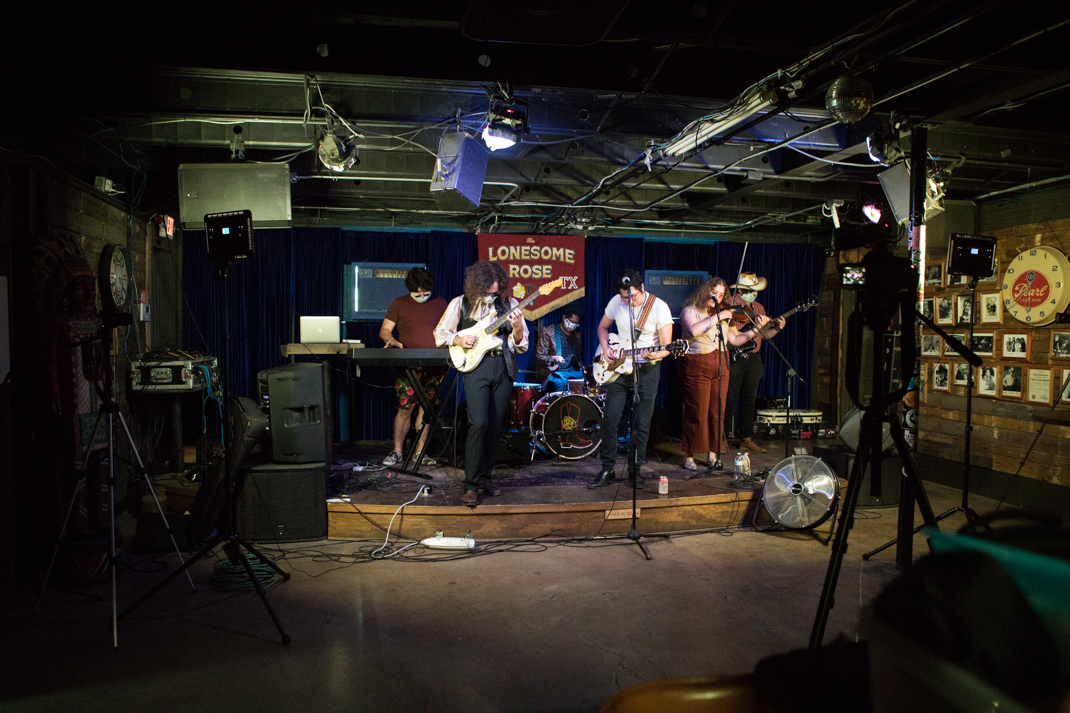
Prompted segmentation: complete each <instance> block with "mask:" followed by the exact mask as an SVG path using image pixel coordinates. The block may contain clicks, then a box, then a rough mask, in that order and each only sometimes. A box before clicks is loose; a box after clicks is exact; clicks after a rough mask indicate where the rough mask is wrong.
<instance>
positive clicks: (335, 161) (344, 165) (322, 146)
mask: <svg viewBox="0 0 1070 713" xmlns="http://www.w3.org/2000/svg"><path fill="white" fill-rule="evenodd" d="M353 138H354V137H353V136H338V135H337V134H335V133H334V132H327V133H325V134H324V135H323V138H322V139H320V143H319V148H318V149H317V154H318V155H319V158H320V162H321V163H322V164H323V165H324V166H326V167H327V168H329V169H331V170H332V171H336V172H338V173H342V172H344V171H347V170H349V169H350V168H352V167H353V166H355V165H357V164H359V163H360V158H359V156H358V154H359V151H358V150H357V145H356V144H355V143H354V142H353Z"/></svg>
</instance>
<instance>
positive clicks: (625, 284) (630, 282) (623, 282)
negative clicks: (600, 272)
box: [620, 275, 632, 287]
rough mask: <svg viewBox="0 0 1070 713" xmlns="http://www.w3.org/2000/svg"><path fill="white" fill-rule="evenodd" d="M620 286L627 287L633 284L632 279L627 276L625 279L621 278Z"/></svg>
mask: <svg viewBox="0 0 1070 713" xmlns="http://www.w3.org/2000/svg"><path fill="white" fill-rule="evenodd" d="M620 284H622V285H624V286H625V287H627V286H628V285H630V284H632V278H630V277H628V276H627V275H625V276H624V277H622V278H620Z"/></svg>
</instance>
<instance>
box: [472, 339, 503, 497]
mask: <svg viewBox="0 0 1070 713" xmlns="http://www.w3.org/2000/svg"><path fill="white" fill-rule="evenodd" d="M507 358H508V357H504V356H497V357H492V356H489V355H488V356H485V357H483V361H481V362H480V363H479V366H477V367H476V368H475V369H473V370H472V371H470V372H468V373H467V374H465V375H464V397H465V400H466V401H467V402H468V439H467V440H466V441H465V444H464V487H465V489H466V490H467V489H471V488H476V487H478V486H479V482H480V481H481V480H484V479H486V478H490V472H491V469H492V468H494V451H495V449H496V448H497V444H498V432H499V431H500V430H501V426H502V419H503V418H505V410H506V408H507V407H508V406H509V396H510V394H512V392H513V380H512V379H511V378H509V373H508V371H507V370H506V364H505V360H506V359H507Z"/></svg>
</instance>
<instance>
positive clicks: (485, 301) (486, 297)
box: [483, 292, 498, 305]
mask: <svg viewBox="0 0 1070 713" xmlns="http://www.w3.org/2000/svg"><path fill="white" fill-rule="evenodd" d="M496 299H498V293H497V292H493V293H491V294H489V295H483V304H486V305H492V304H494V300H496Z"/></svg>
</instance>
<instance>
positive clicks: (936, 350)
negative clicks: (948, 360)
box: [921, 334, 942, 356]
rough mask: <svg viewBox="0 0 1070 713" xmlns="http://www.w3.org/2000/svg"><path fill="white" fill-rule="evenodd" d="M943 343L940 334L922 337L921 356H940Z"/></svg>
mask: <svg viewBox="0 0 1070 713" xmlns="http://www.w3.org/2000/svg"><path fill="white" fill-rule="evenodd" d="M941 343H942V342H941V341H940V335H939V334H923V335H921V355H922V356H940V345H941Z"/></svg>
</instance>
